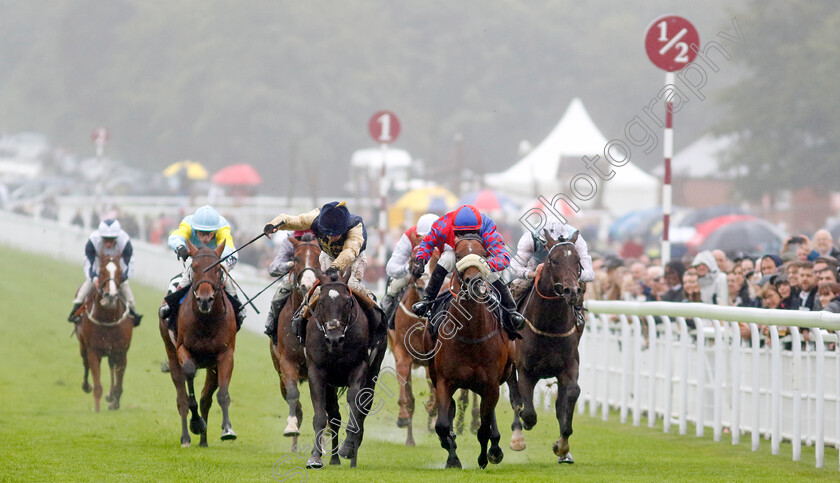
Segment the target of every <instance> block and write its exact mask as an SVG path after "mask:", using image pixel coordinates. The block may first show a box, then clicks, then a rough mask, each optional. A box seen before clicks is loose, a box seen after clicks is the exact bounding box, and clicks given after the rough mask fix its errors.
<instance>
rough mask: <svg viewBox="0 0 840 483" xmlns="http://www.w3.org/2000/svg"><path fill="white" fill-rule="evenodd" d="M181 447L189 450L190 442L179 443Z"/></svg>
mask: <svg viewBox="0 0 840 483" xmlns="http://www.w3.org/2000/svg"><path fill="white" fill-rule="evenodd" d="M181 447H182V448H189V447H190V442H189V441H187V442H186V443H181Z"/></svg>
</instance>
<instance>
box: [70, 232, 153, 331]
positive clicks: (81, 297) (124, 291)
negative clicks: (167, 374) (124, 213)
mask: <svg viewBox="0 0 840 483" xmlns="http://www.w3.org/2000/svg"><path fill="white" fill-rule="evenodd" d="M103 254H104V255H105V256H114V257H116V256H118V257H119V260H120V270H121V272H122V280H120V288H119V293H120V296H121V297H122V298H123V300H124V301H125V303H126V305H128V310H129V314H130V315H131V316H132V317H133V318H134V326H135V327H136V326H138V325H140V319H141V318H143V315H142V314H138V313H137V312H136V311H135V310H134V294H133V293H132V292H131V286H130V285H129V283H128V279H129V278H131V276H132V275H134V248H133V247H132V246H131V240H130V239H129V237H128V233H126V232H125V230H123V229H122V227H120V222H119V221H118V220H111V219H108V220H102V221H101V222H100V223H99V228H98V229H97V230H96V231H95V232H93V233H91V234H90V237H89V238H88V241H87V243H86V244H85V268H84V273H85V281H84V282H83V283H82V286H81V287H80V288H79V291H78V292H77V293H76V298H75V299H73V310H71V311H70V316H69V317H68V318H67V320H68V321H70V322H73V323H78V322H79V321H80V320H81V319H80V317H79V316H78V315H76V312H78V311H79V308H80V307H81V306H82V304H83V303H84V301H85V299H86V298H87V297H88V295H90V292H91V290H93V289H94V288H96V286H97V284H98V283H99V268H100V267H99V258H100V257H101V256H102V255H103Z"/></svg>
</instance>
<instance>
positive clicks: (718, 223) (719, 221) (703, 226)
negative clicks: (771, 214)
mask: <svg viewBox="0 0 840 483" xmlns="http://www.w3.org/2000/svg"><path fill="white" fill-rule="evenodd" d="M754 219H756V218H755V217H754V216H752V215H723V216H718V217H716V218H712V219H710V220H707V221H704V222H703V223H700V224H699V225H697V226H696V227H695V228H696V231H695V232H694V236H692V237H691V239H690V240H688V242H687V243H686V245H689V246H692V247H698V246H700V245H702V244H703V242H704V241H705V240H706V238H708V237H709V235H711V234H712V233H713V232H715V231H716V230H717V229H718V228H720V227H722V226H726V225H728V224H730V223H734V222H736V221H744V220H754Z"/></svg>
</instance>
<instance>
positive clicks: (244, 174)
mask: <svg viewBox="0 0 840 483" xmlns="http://www.w3.org/2000/svg"><path fill="white" fill-rule="evenodd" d="M211 181H213V182H214V183H216V184H222V185H233V186H255V185H258V184H262V177H260V173H258V172H257V170H256V169H254V167H253V166H251V165H250V164H245V163H240V164H232V165H230V166H228V167H225V168H222V169H221V170H219V172H217V173H216V174H214V175H213V177H212V178H211Z"/></svg>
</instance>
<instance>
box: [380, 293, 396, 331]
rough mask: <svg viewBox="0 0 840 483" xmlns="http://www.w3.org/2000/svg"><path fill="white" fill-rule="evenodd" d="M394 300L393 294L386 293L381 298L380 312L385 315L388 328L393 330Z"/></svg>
mask: <svg viewBox="0 0 840 483" xmlns="http://www.w3.org/2000/svg"><path fill="white" fill-rule="evenodd" d="M396 298H397V296H396V295H394V294H390V293H386V294H385V296H384V297H382V312H384V313H385V320H387V321H388V328H389V329H391V330H394V307H396V305H397V304H396V303H394V302H396Z"/></svg>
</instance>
